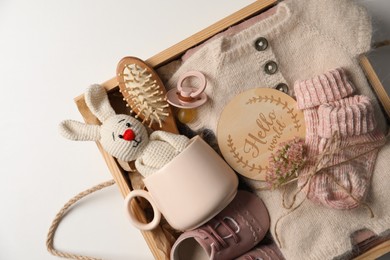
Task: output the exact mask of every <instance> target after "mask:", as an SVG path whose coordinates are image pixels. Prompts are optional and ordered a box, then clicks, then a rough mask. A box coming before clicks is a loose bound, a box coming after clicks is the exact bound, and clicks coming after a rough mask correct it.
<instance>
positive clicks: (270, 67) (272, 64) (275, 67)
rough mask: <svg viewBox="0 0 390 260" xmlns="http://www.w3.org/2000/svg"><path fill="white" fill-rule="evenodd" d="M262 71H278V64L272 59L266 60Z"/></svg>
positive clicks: (269, 72)
mask: <svg viewBox="0 0 390 260" xmlns="http://www.w3.org/2000/svg"><path fill="white" fill-rule="evenodd" d="M264 71H265V73H267V74H268V75H273V74H275V73H276V72H277V71H278V64H276V62H274V61H272V60H271V61H268V62H267V63H266V64H265V66H264Z"/></svg>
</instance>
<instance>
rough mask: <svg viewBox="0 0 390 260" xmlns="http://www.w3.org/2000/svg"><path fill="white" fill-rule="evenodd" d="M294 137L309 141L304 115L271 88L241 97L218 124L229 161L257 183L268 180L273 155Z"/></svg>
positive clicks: (221, 141)
mask: <svg viewBox="0 0 390 260" xmlns="http://www.w3.org/2000/svg"><path fill="white" fill-rule="evenodd" d="M294 137H301V138H303V139H304V138H305V121H304V118H303V113H302V112H301V110H299V109H297V106H296V101H295V100H294V99H293V98H292V97H290V96H288V95H286V94H284V93H282V92H281V91H278V90H275V89H270V88H256V89H250V90H248V91H245V92H243V93H241V94H239V95H237V96H236V97H234V99H233V100H232V101H231V102H229V103H228V105H227V106H226V107H225V108H224V110H223V111H222V114H221V117H220V120H219V122H218V129H217V139H218V145H219V148H220V150H221V152H222V155H223V156H224V158H225V160H226V161H227V162H228V163H229V164H230V166H231V167H233V169H234V170H236V171H237V172H238V173H239V174H241V175H243V176H245V177H248V178H251V179H255V180H265V174H266V172H267V171H268V161H269V157H270V155H271V154H272V153H274V152H276V151H277V149H278V148H279V144H280V143H282V142H286V141H288V140H291V139H293V138H294Z"/></svg>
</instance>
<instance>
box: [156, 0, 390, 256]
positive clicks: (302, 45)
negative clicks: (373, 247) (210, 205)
mask: <svg viewBox="0 0 390 260" xmlns="http://www.w3.org/2000/svg"><path fill="white" fill-rule="evenodd" d="M370 43H371V24H370V18H369V17H368V15H367V13H366V10H365V9H364V8H362V7H360V6H358V5H356V3H355V1H353V0H341V1H340V0H321V1H318V0H285V1H283V2H281V3H279V4H278V5H277V7H276V12H275V13H273V14H271V15H270V16H269V17H266V18H265V19H263V20H261V21H258V22H256V23H255V24H253V25H252V26H250V27H248V28H245V29H244V30H242V31H239V32H234V33H232V34H226V35H221V36H220V37H217V38H215V39H213V40H212V41H209V42H208V43H207V44H205V45H203V46H202V47H201V48H199V49H197V50H196V52H194V53H192V55H190V56H189V55H187V59H186V60H185V61H175V62H173V63H171V64H169V65H167V66H165V67H162V68H161V69H160V70H159V72H160V73H161V74H160V75H163V78H164V79H165V81H166V87H167V88H169V89H172V88H175V87H176V84H177V81H178V78H179V77H180V75H182V74H184V73H185V72H187V71H189V70H198V71H200V72H202V73H203V74H204V75H205V76H206V79H207V81H208V86H207V87H206V90H205V92H206V93H207V95H208V96H209V101H208V102H207V103H206V104H205V105H203V106H202V107H200V108H198V118H197V119H196V120H195V121H193V122H191V123H189V124H188V127H190V128H191V129H192V130H194V131H201V130H202V129H205V128H206V129H210V130H211V132H214V133H215V130H216V128H217V122H218V119H219V115H220V113H221V111H222V110H223V108H224V106H225V105H226V104H227V103H228V102H229V100H231V99H232V98H233V97H234V96H235V95H237V94H238V93H240V92H243V91H244V90H246V89H250V88H256V87H269V88H277V89H280V90H287V93H289V94H290V95H292V96H294V92H293V90H292V86H293V84H294V82H295V81H297V80H301V79H310V78H312V77H314V76H315V75H320V74H322V73H324V72H325V71H329V70H331V69H333V68H335V67H342V68H344V69H345V70H346V71H348V73H349V79H350V81H351V82H353V83H354V85H355V86H356V93H358V94H360V95H364V96H366V97H368V98H369V99H370V100H371V101H372V107H373V110H374V114H375V115H374V117H375V118H376V119H377V123H378V129H379V130H382V131H386V129H387V125H386V121H385V119H384V116H383V114H382V113H381V111H380V107H379V104H378V102H377V100H376V97H375V95H374V93H373V91H372V89H371V88H370V86H369V85H368V82H367V80H366V77H365V75H364V73H363V71H362V69H361V67H360V66H359V63H358V59H357V58H358V55H359V54H362V53H364V52H366V51H368V50H369V48H370ZM188 56H189V57H188ZM389 157H390V146H389V145H388V144H387V145H385V146H384V147H383V148H382V149H381V150H380V151H379V153H378V158H377V161H376V165H375V169H374V172H373V174H372V187H371V189H370V190H369V192H368V194H367V202H368V203H369V205H370V207H371V208H372V210H373V212H374V214H375V217H374V218H370V216H369V214H368V213H367V210H366V209H365V208H362V207H358V208H356V209H353V210H348V211H340V210H334V209H330V208H326V207H323V206H321V205H316V204H314V203H303V204H302V205H301V206H300V207H299V208H298V209H296V210H295V211H294V212H293V213H291V214H288V215H286V216H285V217H284V218H283V219H282V221H280V222H279V226H278V231H279V237H280V239H281V243H282V245H283V247H282V248H281V250H282V253H283V255H284V256H285V257H286V259H293V260H294V259H314V260H315V259H321V260H322V259H332V258H334V257H336V256H338V255H343V254H345V253H346V252H348V251H349V250H351V248H352V245H351V241H350V238H349V234H352V233H353V232H355V231H357V230H361V229H362V228H367V229H370V230H372V231H373V232H374V233H376V234H377V235H381V234H384V233H385V232H386V230H389V227H390V214H389V213H390V203H388V198H389V197H390V189H388V187H387V186H388V183H389V182H390V175H389V174H388V169H389V168H390V163H389V160H388V158H389ZM247 183H248V184H249V185H250V186H251V187H252V188H258V187H259V186H261V185H262V184H261V183H259V182H258V181H252V180H247ZM293 186H294V185H291V187H288V188H291V189H292V190H289V191H290V192H294V191H295V190H296V186H295V187H293ZM257 193H258V195H259V196H260V197H261V198H262V199H263V201H264V202H265V204H266V206H267V209H268V210H269V213H270V217H271V219H272V220H273V221H271V233H272V235H274V236H275V233H274V228H275V222H276V220H277V219H278V218H280V217H281V216H284V215H285V214H286V213H287V211H285V210H283V208H282V207H281V196H282V193H281V191H279V190H274V191H258V192H257ZM305 196H306V194H304V193H300V194H299V195H298V197H297V201H300V200H302V199H304V198H305Z"/></svg>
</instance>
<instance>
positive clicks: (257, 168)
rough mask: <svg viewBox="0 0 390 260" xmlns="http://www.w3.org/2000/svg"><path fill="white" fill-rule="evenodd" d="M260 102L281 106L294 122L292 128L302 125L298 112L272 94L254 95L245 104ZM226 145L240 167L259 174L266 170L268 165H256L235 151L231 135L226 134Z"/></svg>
mask: <svg viewBox="0 0 390 260" xmlns="http://www.w3.org/2000/svg"><path fill="white" fill-rule="evenodd" d="M260 102H269V103H270V104H275V105H276V106H281V108H282V109H283V110H285V111H286V112H287V114H289V115H290V116H291V119H292V120H293V123H294V128H295V129H296V130H297V131H299V129H300V128H301V127H302V125H301V124H300V123H299V120H298V119H297V117H298V114H297V113H295V112H294V108H290V107H288V102H287V101H284V102H283V101H282V99H281V98H280V97H279V98H275V97H274V96H273V95H270V96H267V95H264V96H255V97H252V98H250V99H249V100H248V101H247V102H246V105H251V104H255V103H260ZM227 145H228V147H229V148H230V150H229V152H230V153H231V154H232V155H233V158H234V159H235V160H236V163H237V164H239V165H241V167H242V168H244V169H245V168H248V169H249V171H251V172H252V171H257V172H258V173H259V174H260V173H261V172H262V171H263V170H265V171H268V167H267V166H266V167H262V166H261V165H256V164H255V163H249V160H247V159H244V157H243V156H242V155H241V154H240V153H239V152H238V151H237V147H236V146H235V145H234V143H233V139H232V137H231V135H230V134H229V135H228V139H227Z"/></svg>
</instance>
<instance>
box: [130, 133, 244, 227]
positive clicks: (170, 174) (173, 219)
mask: <svg viewBox="0 0 390 260" xmlns="http://www.w3.org/2000/svg"><path fill="white" fill-rule="evenodd" d="M144 183H145V186H146V188H147V189H148V191H145V190H133V191H131V192H130V193H129V194H128V195H127V197H126V199H125V208H126V213H127V215H128V216H129V219H130V221H131V222H132V224H133V225H134V226H135V227H137V228H138V229H141V230H151V229H153V228H155V227H156V226H157V225H158V224H159V222H160V219H161V214H162V215H163V216H164V217H165V219H166V220H167V222H168V223H169V224H170V225H171V226H172V227H173V228H174V229H177V230H181V231H185V230H191V229H194V228H197V227H199V226H201V225H202V224H204V223H206V222H207V221H209V220H210V219H211V218H213V217H214V216H215V215H217V214H218V213H219V212H220V211H221V210H222V209H224V208H225V207H226V206H227V205H228V204H229V203H230V202H231V201H232V200H233V198H234V197H235V195H236V193H237V186H238V178H237V175H236V174H235V172H234V171H233V170H232V169H231V168H230V166H229V165H228V164H227V163H226V162H225V161H224V160H223V159H222V158H221V157H220V156H219V155H218V154H217V153H216V152H215V151H214V150H213V149H212V148H211V147H210V146H209V145H208V144H207V143H206V142H205V141H203V140H202V138H200V137H198V136H196V137H194V138H192V139H191V140H190V143H189V144H188V146H187V147H186V148H185V149H184V150H183V151H182V152H181V153H180V154H178V155H177V156H176V157H175V158H173V160H172V161H170V162H169V163H168V164H166V165H165V166H164V167H163V168H161V169H159V170H158V171H157V172H155V173H153V174H152V175H150V176H148V177H146V178H144ZM136 197H143V198H145V199H146V200H148V201H149V203H150V204H151V205H152V208H153V211H154V217H153V220H152V221H151V222H149V223H147V224H145V223H141V222H140V221H138V219H137V217H136V216H135V214H134V212H133V210H132V209H131V205H130V203H131V201H132V200H133V199H134V198H136Z"/></svg>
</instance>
